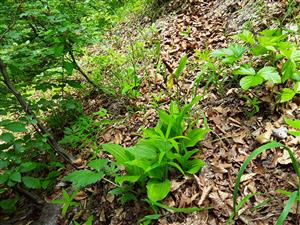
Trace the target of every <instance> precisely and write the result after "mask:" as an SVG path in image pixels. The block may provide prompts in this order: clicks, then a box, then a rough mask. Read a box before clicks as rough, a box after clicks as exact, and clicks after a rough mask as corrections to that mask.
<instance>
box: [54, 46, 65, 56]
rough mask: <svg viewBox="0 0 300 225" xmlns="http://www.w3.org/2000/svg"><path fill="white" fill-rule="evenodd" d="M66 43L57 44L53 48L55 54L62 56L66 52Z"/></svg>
mask: <svg viewBox="0 0 300 225" xmlns="http://www.w3.org/2000/svg"><path fill="white" fill-rule="evenodd" d="M64 48H65V47H64V45H57V46H55V47H54V48H53V52H54V55H55V56H57V57H58V56H62V55H63V54H64Z"/></svg>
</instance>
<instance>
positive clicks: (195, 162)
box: [186, 159, 206, 174]
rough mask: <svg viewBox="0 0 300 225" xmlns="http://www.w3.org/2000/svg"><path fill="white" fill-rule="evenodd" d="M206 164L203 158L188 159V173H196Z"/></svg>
mask: <svg viewBox="0 0 300 225" xmlns="http://www.w3.org/2000/svg"><path fill="white" fill-rule="evenodd" d="M205 165H206V164H205V162H204V161H203V160H201V159H192V160H189V161H187V165H186V167H187V168H188V171H187V172H188V173H189V174H195V173H198V172H199V170H200V169H201V168H202V167H204V166H205Z"/></svg>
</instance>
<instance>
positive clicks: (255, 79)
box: [240, 75, 264, 90]
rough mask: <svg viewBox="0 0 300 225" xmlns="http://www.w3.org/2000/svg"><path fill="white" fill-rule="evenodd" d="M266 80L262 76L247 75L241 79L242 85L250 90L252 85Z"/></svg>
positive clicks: (254, 85)
mask: <svg viewBox="0 0 300 225" xmlns="http://www.w3.org/2000/svg"><path fill="white" fill-rule="evenodd" d="M263 82H264V79H263V78H262V77H261V76H258V75H255V76H246V77H243V78H242V79H241V80H240V85H241V87H242V88H243V89H244V90H248V89H249V88H251V87H256V86H258V85H260V84H262V83H263Z"/></svg>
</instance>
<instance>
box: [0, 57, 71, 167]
mask: <svg viewBox="0 0 300 225" xmlns="http://www.w3.org/2000/svg"><path fill="white" fill-rule="evenodd" d="M0 72H1V74H2V77H3V81H4V83H5V85H6V86H7V88H8V89H9V90H10V92H11V93H12V94H13V95H14V96H15V97H16V98H17V100H18V102H19V103H20V105H21V106H22V108H23V110H24V112H25V113H26V114H27V115H28V116H30V117H32V118H33V119H34V120H36V121H37V124H36V125H33V126H34V128H35V130H36V131H37V132H38V133H39V134H41V135H45V136H47V137H48V138H47V139H48V140H47V143H48V144H49V145H50V146H51V148H52V149H53V150H54V151H55V152H56V153H57V154H59V155H60V156H61V157H63V158H64V159H65V160H66V161H67V162H68V163H70V164H72V165H75V159H74V158H73V156H72V155H70V154H69V153H68V152H66V151H65V150H64V149H63V148H62V147H61V146H60V145H59V144H58V143H57V141H56V140H55V139H54V138H53V136H52V135H51V134H49V132H48V131H47V129H46V128H45V127H44V125H43V124H42V123H41V121H40V120H39V119H38V118H37V116H36V115H35V113H34V112H32V111H31V109H30V108H29V105H28V103H27V102H26V101H25V99H24V98H23V96H22V95H21V93H20V92H19V91H17V90H16V88H15V87H14V85H13V83H12V82H11V80H10V78H9V75H8V72H7V70H6V66H5V64H4V63H3V61H2V60H1V59H0Z"/></svg>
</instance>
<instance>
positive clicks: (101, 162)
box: [87, 159, 108, 171]
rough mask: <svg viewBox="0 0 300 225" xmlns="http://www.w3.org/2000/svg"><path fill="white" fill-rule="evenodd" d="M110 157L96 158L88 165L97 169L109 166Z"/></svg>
mask: <svg viewBox="0 0 300 225" xmlns="http://www.w3.org/2000/svg"><path fill="white" fill-rule="evenodd" d="M107 163H108V159H94V160H92V161H90V162H89V163H88V164H87V165H88V166H89V167H91V168H93V169H95V170H97V171H100V170H101V169H103V168H105V167H106V166H107Z"/></svg>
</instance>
